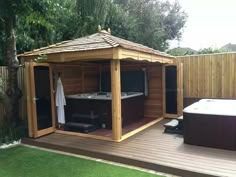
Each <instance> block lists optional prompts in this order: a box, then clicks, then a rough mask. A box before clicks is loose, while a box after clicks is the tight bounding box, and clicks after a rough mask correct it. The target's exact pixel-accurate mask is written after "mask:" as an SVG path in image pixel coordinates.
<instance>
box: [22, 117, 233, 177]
mask: <svg viewBox="0 0 236 177" xmlns="http://www.w3.org/2000/svg"><path fill="white" fill-rule="evenodd" d="M166 121H167V120H163V121H161V122H160V123H158V124H156V125H153V126H151V127H150V128H148V129H146V130H144V131H143V132H140V133H138V134H137V135H135V136H133V137H131V138H128V139H127V140H124V141H122V142H121V143H115V142H107V141H102V140H95V139H90V138H82V137H78V136H71V135H62V134H56V133H54V134H50V135H48V136H44V137H41V138H39V139H29V138H25V139H23V140H22V142H23V143H25V144H30V145H35V146H40V147H45V148H50V149H55V150H60V151H66V152H71V153H75V154H82V155H87V156H91V157H95V158H101V159H105V160H111V161H115V162H121V163H125V164H129V165H135V166H139V167H144V168H148V169H152V170H156V171H160V172H165V173H170V174H174V175H179V176H184V177H205V176H231V177H235V176H236V152H234V151H226V150H220V149H212V148H205V147H199V146H191V145H186V144H183V138H182V136H179V135H171V134H164V133H163V130H164V128H163V124H164V123H165V122H166ZM199 131H200V130H199Z"/></svg>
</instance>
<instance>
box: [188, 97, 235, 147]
mask: <svg viewBox="0 0 236 177" xmlns="http://www.w3.org/2000/svg"><path fill="white" fill-rule="evenodd" d="M183 119H184V142H185V143H187V144H191V145H199V146H205V147H213V148H220V149H227V150H236V100H223V99H202V100H200V101H198V102H196V103H194V104H192V105H190V106H188V107H186V108H185V109H184V111H183Z"/></svg>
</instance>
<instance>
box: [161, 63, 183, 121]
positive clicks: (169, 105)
mask: <svg viewBox="0 0 236 177" xmlns="http://www.w3.org/2000/svg"><path fill="white" fill-rule="evenodd" d="M182 112H183V65H182V64H181V63H178V64H168V65H164V67H163V113H164V117H166V118H177V117H179V116H181V115H182Z"/></svg>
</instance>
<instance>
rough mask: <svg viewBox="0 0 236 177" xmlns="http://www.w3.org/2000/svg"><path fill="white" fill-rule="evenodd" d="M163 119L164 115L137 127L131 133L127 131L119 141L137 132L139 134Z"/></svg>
mask: <svg viewBox="0 0 236 177" xmlns="http://www.w3.org/2000/svg"><path fill="white" fill-rule="evenodd" d="M161 120H163V117H159V118H157V119H156V120H153V121H151V122H149V123H147V124H145V125H143V126H141V127H139V128H137V129H135V130H133V131H131V132H129V133H126V134H125V135H123V136H122V139H121V140H120V141H119V142H121V141H123V140H125V139H127V138H129V137H131V136H133V135H135V134H137V133H139V132H141V131H143V130H145V129H147V128H149V127H151V126H152V125H154V124H156V123H158V122H160V121H161Z"/></svg>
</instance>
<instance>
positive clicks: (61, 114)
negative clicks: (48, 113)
mask: <svg viewBox="0 0 236 177" xmlns="http://www.w3.org/2000/svg"><path fill="white" fill-rule="evenodd" d="M65 105H66V99H65V95H64V89H63V85H62V82H61V78H60V77H58V80H57V90H56V106H57V118H58V123H60V124H65V111H64V106H65Z"/></svg>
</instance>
